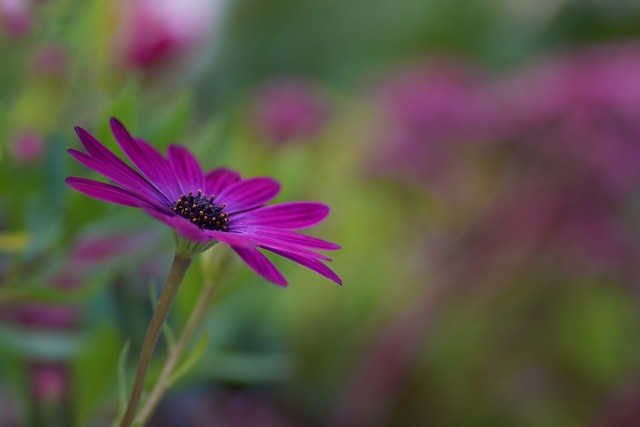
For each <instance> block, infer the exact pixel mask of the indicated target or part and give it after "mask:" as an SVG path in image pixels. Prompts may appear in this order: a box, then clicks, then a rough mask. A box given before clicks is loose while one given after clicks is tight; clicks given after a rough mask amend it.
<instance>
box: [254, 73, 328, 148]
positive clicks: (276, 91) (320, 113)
mask: <svg viewBox="0 0 640 427" xmlns="http://www.w3.org/2000/svg"><path fill="white" fill-rule="evenodd" d="M252 114H253V120H254V126H255V127H256V128H257V129H258V131H259V132H260V133H262V134H263V135H264V136H265V137H266V138H267V139H268V140H269V141H271V142H273V143H276V144H282V143H286V142H293V141H295V140H300V139H312V138H314V137H315V136H316V135H317V134H318V133H319V132H320V131H321V130H322V128H323V127H324V125H325V124H326V123H327V120H328V119H329V104H328V102H327V101H326V100H325V99H324V98H323V97H322V96H321V94H320V92H319V91H318V90H317V89H316V88H314V86H313V85H312V83H311V82H309V81H305V80H303V79H298V78H284V79H280V80H275V81H272V82H269V83H267V84H265V85H263V86H262V87H261V88H259V90H258V92H257V99H256V101H255V104H254V105H253V111H252Z"/></svg>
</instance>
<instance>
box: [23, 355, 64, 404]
mask: <svg viewBox="0 0 640 427" xmlns="http://www.w3.org/2000/svg"><path fill="white" fill-rule="evenodd" d="M29 379H30V383H31V392H32V393H33V396H34V397H35V399H36V401H38V402H52V401H53V402H59V401H61V400H63V399H65V397H66V396H67V393H68V388H69V373H68V369H67V366H66V365H65V364H64V363H56V362H50V361H39V362H31V363H30V364H29Z"/></svg>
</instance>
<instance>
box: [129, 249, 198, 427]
mask: <svg viewBox="0 0 640 427" xmlns="http://www.w3.org/2000/svg"><path fill="white" fill-rule="evenodd" d="M191 261H192V258H184V257H182V256H180V255H179V254H177V253H176V254H175V256H174V257H173V263H172V264H171V269H170V270H169V275H168V276H167V281H166V282H165V284H164V289H162V293H161V294H160V299H158V303H157V304H156V308H155V310H154V312H153V316H152V317H151V322H149V327H148V328H147V334H146V335H145V337H144V342H143V344H142V350H141V351H140V359H139V360H138V369H137V371H136V378H135V381H134V383H133V390H131V396H130V397H129V404H128V405H127V410H126V411H125V413H124V417H123V418H122V421H121V422H120V427H130V426H131V423H132V421H133V418H134V416H135V414H136V410H137V409H138V404H139V403H140V397H141V396H142V392H143V390H144V383H145V380H146V378H147V370H148V369H149V362H150V361H151V355H152V354H153V350H154V348H155V346H156V343H157V342H158V337H159V336H160V331H161V330H162V325H163V324H164V322H165V320H166V318H167V315H168V314H169V309H170V308H171V305H172V304H173V300H174V299H175V297H176V294H177V293H178V288H179V287H180V283H182V279H183V278H184V275H185V273H186V272H187V269H188V268H189V265H191Z"/></svg>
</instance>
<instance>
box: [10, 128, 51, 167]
mask: <svg viewBox="0 0 640 427" xmlns="http://www.w3.org/2000/svg"><path fill="white" fill-rule="evenodd" d="M10 144H11V145H10V146H9V153H10V154H11V157H12V158H13V160H15V161H16V162H17V163H21V164H30V163H36V162H37V161H38V160H40V158H41V157H42V154H43V152H44V149H45V141H44V139H43V137H42V136H41V135H40V134H38V133H37V132H34V131H24V132H19V133H17V134H16V135H15V136H14V137H13V138H12V139H11V142H10Z"/></svg>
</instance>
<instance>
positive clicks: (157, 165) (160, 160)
mask: <svg viewBox="0 0 640 427" xmlns="http://www.w3.org/2000/svg"><path fill="white" fill-rule="evenodd" d="M110 123H111V131H112V132H113V135H114V136H115V138H116V140H117V141H118V144H119V145H120V148H122V151H124V154H126V156H127V157H128V158H129V160H131V162H132V163H133V164H134V165H135V166H136V167H137V168H138V169H139V170H140V172H142V174H143V175H144V176H146V177H147V179H149V181H151V183H152V184H153V185H155V186H156V188H157V189H158V190H160V191H161V192H162V193H164V194H165V196H166V197H167V198H169V199H170V200H171V201H172V202H174V201H176V200H178V198H179V197H180V195H181V194H182V191H181V189H180V188H179V186H178V183H177V182H176V179H175V177H174V175H173V171H172V170H171V167H170V166H169V162H167V160H166V159H165V158H164V157H163V156H162V154H160V152H159V151H158V150H156V149H155V147H153V146H152V145H151V144H149V143H148V142H146V141H144V140H142V139H134V138H133V137H132V136H131V134H129V132H128V131H127V129H126V128H125V127H124V126H123V125H122V123H120V122H119V121H118V120H117V119H115V118H112V119H111V122H110Z"/></svg>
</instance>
